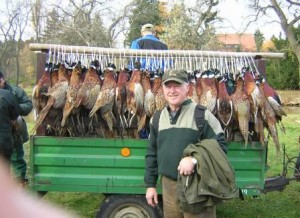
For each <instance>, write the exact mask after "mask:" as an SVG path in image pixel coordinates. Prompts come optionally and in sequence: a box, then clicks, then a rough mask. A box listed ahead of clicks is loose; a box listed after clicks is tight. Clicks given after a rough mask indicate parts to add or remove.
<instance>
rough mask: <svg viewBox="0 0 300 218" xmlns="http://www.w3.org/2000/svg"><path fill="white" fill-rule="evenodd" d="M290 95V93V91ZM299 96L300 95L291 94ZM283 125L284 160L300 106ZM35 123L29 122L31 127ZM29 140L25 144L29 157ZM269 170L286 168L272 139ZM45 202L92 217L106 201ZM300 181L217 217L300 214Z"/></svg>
mask: <svg viewBox="0 0 300 218" xmlns="http://www.w3.org/2000/svg"><path fill="white" fill-rule="evenodd" d="M289 95H290V94H289ZM292 96H300V95H292ZM283 124H284V126H285V128H286V133H285V134H284V133H283V132H282V131H280V130H279V139H280V143H281V145H284V146H285V148H286V156H285V159H286V160H287V159H291V158H292V157H295V156H298V153H299V149H300V147H299V146H300V142H299V140H300V116H299V107H296V108H294V109H292V110H291V111H290V110H289V114H288V116H287V117H285V118H284V119H283ZM32 126H33V123H32V122H30V123H29V129H31V128H32ZM28 147H29V145H28V143H27V144H26V155H27V159H29V158H28V155H29V152H28V150H29V149H28ZM268 150H269V152H268V167H269V168H268V170H267V172H266V177H274V176H279V175H281V174H282V169H283V160H284V155H283V152H282V153H280V154H279V155H278V156H277V155H276V152H275V146H274V144H273V142H272V139H271V138H270V139H269V145H268ZM293 167H294V165H293V164H291V165H290V168H288V177H292V176H293V172H294V169H293ZM43 198H44V199H45V200H46V201H49V202H51V203H54V204H57V205H58V206H60V207H63V208H64V209H65V210H67V211H72V212H75V213H77V214H78V215H79V216H80V217H84V218H92V217H95V214H96V212H97V210H98V209H99V206H100V204H101V201H102V200H103V198H104V196H103V195H102V194H90V193H67V192H66V193H54V192H52V193H47V194H46V195H45V196H44V197H43ZM299 204H300V182H297V181H291V182H290V184H289V185H288V186H287V187H286V189H285V190H284V191H281V192H279V191H274V192H270V193H267V194H261V195H259V196H257V197H255V198H252V197H248V198H246V199H244V200H240V199H235V200H232V201H228V202H225V203H224V204H222V205H220V206H218V209H217V217H218V218H254V217H256V218H264V217H274V218H277V217H278V218H279V217H280V218H285V217H286V218H289V217H300V210H299Z"/></svg>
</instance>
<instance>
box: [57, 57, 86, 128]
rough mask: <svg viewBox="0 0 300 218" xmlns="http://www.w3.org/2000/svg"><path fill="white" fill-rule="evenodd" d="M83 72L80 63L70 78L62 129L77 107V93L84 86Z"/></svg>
mask: <svg viewBox="0 0 300 218" xmlns="http://www.w3.org/2000/svg"><path fill="white" fill-rule="evenodd" d="M81 72H82V67H81V63H80V62H78V63H77V64H76V66H75V67H74V69H73V70H72V73H71V77H70V84H69V87H68V90H67V100H66V104H65V106H64V109H63V118H62V121H61V126H62V127H63V126H65V123H66V120H67V118H68V117H69V115H70V114H71V112H72V110H73V109H74V107H75V101H76V98H77V93H78V90H79V89H80V87H81V85H82V79H81ZM76 113H77V114H78V113H79V110H77V111H76Z"/></svg>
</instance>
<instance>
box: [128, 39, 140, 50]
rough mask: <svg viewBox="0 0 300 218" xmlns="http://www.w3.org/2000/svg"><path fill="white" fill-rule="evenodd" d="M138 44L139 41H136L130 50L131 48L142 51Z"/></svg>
mask: <svg viewBox="0 0 300 218" xmlns="http://www.w3.org/2000/svg"><path fill="white" fill-rule="evenodd" d="M137 42H138V40H134V41H133V42H132V43H131V46H130V48H131V49H140V46H139V44H138V43H137Z"/></svg>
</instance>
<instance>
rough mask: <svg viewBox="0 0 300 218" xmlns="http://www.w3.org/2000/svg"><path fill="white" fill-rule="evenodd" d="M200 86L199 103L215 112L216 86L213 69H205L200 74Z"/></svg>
mask: <svg viewBox="0 0 300 218" xmlns="http://www.w3.org/2000/svg"><path fill="white" fill-rule="evenodd" d="M200 86H201V95H200V99H199V103H200V104H201V105H203V106H205V107H206V108H207V109H208V110H209V111H210V112H212V113H213V114H215V108H216V103H217V88H216V84H215V72H214V71H213V70H207V71H204V72H203V73H202V74H201V79H200Z"/></svg>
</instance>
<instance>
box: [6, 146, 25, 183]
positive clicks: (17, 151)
mask: <svg viewBox="0 0 300 218" xmlns="http://www.w3.org/2000/svg"><path fill="white" fill-rule="evenodd" d="M10 161H11V166H12V169H13V171H14V174H15V177H16V178H17V179H18V180H20V181H25V180H27V178H26V170H27V164H26V161H25V159H24V149H23V144H19V143H18V144H15V148H14V150H13V153H12V155H11V158H10Z"/></svg>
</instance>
